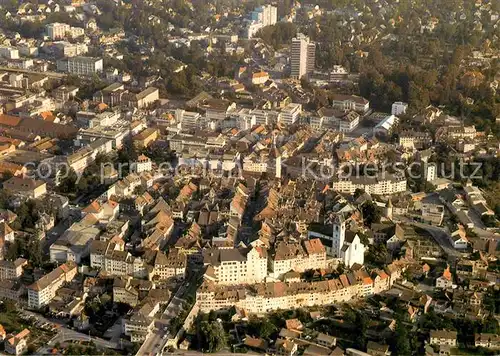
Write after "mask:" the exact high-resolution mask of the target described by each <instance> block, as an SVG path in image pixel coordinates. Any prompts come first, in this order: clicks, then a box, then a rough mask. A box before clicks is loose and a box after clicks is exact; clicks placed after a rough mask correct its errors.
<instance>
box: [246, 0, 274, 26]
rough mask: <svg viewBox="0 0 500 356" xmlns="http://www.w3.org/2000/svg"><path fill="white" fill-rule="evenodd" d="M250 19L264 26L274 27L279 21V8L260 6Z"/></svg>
mask: <svg viewBox="0 0 500 356" xmlns="http://www.w3.org/2000/svg"><path fill="white" fill-rule="evenodd" d="M250 18H251V20H252V21H255V22H258V23H261V24H262V25H263V26H272V25H274V24H276V22H277V21H278V8H277V7H276V6H272V5H263V6H259V7H258V8H256V9H255V10H254V11H252V13H251V15H250Z"/></svg>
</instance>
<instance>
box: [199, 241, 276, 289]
mask: <svg viewBox="0 0 500 356" xmlns="http://www.w3.org/2000/svg"><path fill="white" fill-rule="evenodd" d="M203 262H204V264H205V265H206V266H207V272H206V278H208V279H211V280H213V281H216V282H217V284H219V285H231V284H247V283H259V282H261V281H263V280H264V279H265V277H266V276H267V264H268V255H267V250H266V249H265V248H263V247H255V248H251V249H237V248H232V249H208V250H204V251H203Z"/></svg>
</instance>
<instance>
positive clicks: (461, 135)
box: [446, 126, 477, 140]
mask: <svg viewBox="0 0 500 356" xmlns="http://www.w3.org/2000/svg"><path fill="white" fill-rule="evenodd" d="M446 133H447V136H448V138H449V139H452V140H456V139H469V140H473V139H475V138H476V134H477V132H476V128H475V127H474V126H448V127H447V129H446Z"/></svg>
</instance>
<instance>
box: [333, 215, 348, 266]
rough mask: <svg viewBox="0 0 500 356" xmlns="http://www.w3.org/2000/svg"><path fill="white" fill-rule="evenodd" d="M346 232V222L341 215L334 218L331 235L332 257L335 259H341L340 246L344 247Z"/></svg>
mask: <svg viewBox="0 0 500 356" xmlns="http://www.w3.org/2000/svg"><path fill="white" fill-rule="evenodd" d="M345 231H346V221H345V219H344V217H343V216H342V214H338V215H336V216H335V218H334V220H333V234H332V255H333V257H335V258H340V257H341V253H340V252H341V250H342V246H344V240H345Z"/></svg>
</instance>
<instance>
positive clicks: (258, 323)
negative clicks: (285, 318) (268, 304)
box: [248, 317, 278, 339]
mask: <svg viewBox="0 0 500 356" xmlns="http://www.w3.org/2000/svg"><path fill="white" fill-rule="evenodd" d="M277 330H278V329H277V328H276V325H274V324H273V323H272V322H271V321H270V320H269V319H268V318H262V319H259V318H255V317H252V318H251V319H250V322H249V323H248V331H249V332H250V333H251V334H252V335H258V336H259V337H261V338H263V339H268V338H269V337H270V336H271V335H272V334H274V333H275V332H277Z"/></svg>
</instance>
